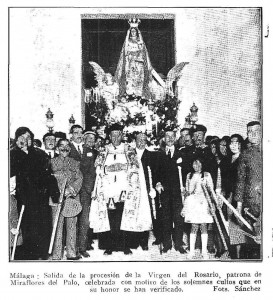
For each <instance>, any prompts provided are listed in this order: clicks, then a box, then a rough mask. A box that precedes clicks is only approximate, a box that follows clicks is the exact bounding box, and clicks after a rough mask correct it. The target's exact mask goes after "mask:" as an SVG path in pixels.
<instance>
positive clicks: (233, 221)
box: [10, 121, 262, 260]
mask: <svg viewBox="0 0 273 300" xmlns="http://www.w3.org/2000/svg"><path fill="white" fill-rule="evenodd" d="M206 131H207V129H206V127H205V126H203V125H195V126H194V127H192V128H183V129H181V131H180V136H179V137H178V138H177V132H176V131H175V130H174V128H166V129H165V131H164V136H163V138H162V140H161V141H160V142H159V145H160V147H158V149H153V151H151V149H150V148H149V147H148V137H147V135H146V134H145V133H139V132H136V133H135V135H134V139H135V141H134V146H133V147H132V145H128V143H127V142H126V141H127V140H126V139H125V143H124V135H123V132H122V127H120V126H112V127H111V128H110V129H109V130H108V132H107V133H108V135H107V140H105V139H103V138H102V137H100V136H98V134H97V133H96V132H93V131H84V130H83V128H82V127H81V126H80V125H73V126H72V127H71V132H70V133H71V136H70V138H69V139H67V137H66V134H65V133H62V132H55V133H54V132H48V133H46V134H45V135H44V137H43V144H41V142H40V141H39V140H36V139H34V136H33V133H32V132H31V130H30V129H29V128H27V127H20V128H18V129H17V130H16V132H15V138H14V140H13V141H12V144H11V147H10V177H11V183H12V184H10V189H11V197H10V198H11V199H10V228H11V233H10V237H11V240H10V248H11V250H12V247H13V243H14V236H17V237H18V236H19V238H18V239H17V249H16V253H15V259H22V260H37V259H43V260H46V259H52V260H61V259H63V254H64V250H66V257H67V259H68V260H78V259H80V258H81V257H89V256H90V254H91V252H90V250H93V246H92V243H93V239H94V238H98V239H99V243H98V245H99V249H103V250H105V252H104V253H105V254H106V255H111V254H112V252H113V251H124V253H125V254H127V255H128V254H131V253H132V251H131V249H135V248H137V247H141V248H142V249H143V251H146V250H148V240H149V238H150V237H151V235H149V231H152V232H153V236H154V238H155V240H154V241H153V245H162V248H161V251H162V253H167V252H168V251H169V250H171V249H172V247H174V249H175V250H176V251H178V252H180V253H181V254H185V255H187V257H188V258H189V259H193V258H194V257H195V249H196V248H201V254H202V256H203V258H205V259H208V258H209V257H210V256H209V253H213V254H215V255H216V256H218V257H221V256H223V255H225V254H226V255H228V253H229V254H230V255H231V257H232V258H247V259H252V258H253V259H257V258H260V257H261V253H260V236H261V226H260V224H261V216H262V152H261V151H262V150H261V136H262V135H261V124H260V123H259V122H257V121H254V122H250V123H248V124H247V139H244V138H243V137H242V136H241V135H239V134H233V135H231V136H223V137H221V138H220V137H217V136H208V135H207V136H206ZM105 141H107V142H106V143H107V145H104V143H103V142H105ZM105 149H106V150H105ZM128 149H129V150H128ZM105 153H106V154H105ZM132 153H133V155H134V156H135V158H136V161H134V160H132V161H131V160H130V159H131V156H130V158H129V159H128V155H131V154H132ZM105 155H106V156H105ZM119 160H120V161H119ZM134 164H135V165H134ZM132 165H134V166H133V167H132ZM130 168H131V169H130ZM107 170H108V171H107ZM135 170H136V171H135ZM111 172H112V173H111ZM122 172H123V173H124V174H125V175H126V176H125V175H124V176H123V175H122V174H123V173H122ZM134 174H137V176H138V177H136V179H134V178H135V177H134ZM142 174H143V176H142ZM127 175H128V176H127ZM96 177H98V178H100V180H101V181H100V182H102V183H103V182H109V187H108V189H109V190H111V186H112V188H113V187H117V188H120V191H118V194H119V195H118V196H117V197H116V194H117V189H116V188H113V189H116V190H115V196H113V195H114V194H113V195H110V194H109V193H108V192H105V191H104V190H103V189H102V191H103V192H102V193H101V195H104V200H103V201H106V202H107V209H106V210H105V211H104V213H105V214H106V217H105V218H106V219H105V220H104V221H107V222H108V223H109V228H108V227H107V228H108V229H106V227H105V228H104V229H101V228H100V229H98V230H97V234H94V233H93V229H92V228H97V226H96V224H95V225H94V226H93V227H92V226H91V225H90V223H92V221H93V220H91V219H90V217H91V216H92V213H94V211H92V212H91V213H90V207H91V206H92V201H94V199H95V198H96V196H98V195H96V191H97V188H96V187H97V184H95V183H96ZM142 177H143V180H142V179H141V178H142ZM128 178H129V179H128ZM111 180H113V181H111ZM119 180H120V182H119ZM123 180H124V182H123ZM111 182H112V183H111ZM143 182H144V183H143ZM102 183H101V187H102ZM123 183H124V186H126V188H125V187H122V186H123ZM111 184H112V185H111ZM132 186H134V189H135V191H140V192H139V198H138V199H136V198H133V197H131V196H129V194H130V193H131V190H130V189H131V188H132ZM94 187H95V189H94ZM144 190H145V193H143V191H144ZM129 191H130V193H129ZM126 193H127V194H126ZM131 194H133V193H131ZM115 197H116V198H115ZM97 198H98V197H97ZM223 198H224V199H226V200H227V201H228V203H229V204H230V205H231V206H232V207H233V208H234V209H233V210H232V209H231V207H228V206H227V205H226V204H225V203H224V202H223ZM144 199H145V200H144ZM221 199H222V200H221ZM96 201H99V200H96ZM126 201H127V203H126ZM130 201H132V203H133V201H135V202H134V203H139V204H138V206H135V213H136V215H138V216H139V215H140V214H142V216H144V215H145V216H146V217H145V218H146V219H145V220H144V219H143V220H142V221H141V222H138V221H137V220H136V219H133V216H129V213H128V212H129V209H127V206H128V205H129V204H128V203H130ZM137 201H139V202H137ZM112 202H113V203H112ZM145 202H146V204H147V203H149V205H148V206H147V205H146V204H145ZM145 205H146V206H145ZM22 207H23V211H22ZM128 207H129V206H128ZM132 207H133V206H132ZM140 207H141V208H140ZM143 207H146V209H144V210H143V211H141V209H142V208H143ZM147 207H149V212H148V214H147ZM234 210H236V212H237V213H236V212H234ZM102 212H103V208H102V207H100V208H98V211H97V212H95V214H96V213H97V214H98V215H99V214H102ZM140 212H141V213H140ZM143 212H144V213H143ZM20 213H21V215H22V219H21V224H20V230H19V231H17V230H15V228H16V227H17V223H18V219H19V216H20ZM132 214H134V213H132ZM126 218H127V219H128V220H131V221H130V222H131V224H132V222H133V221H132V220H135V222H136V225H135V226H132V227H130V226H129V225H128V224H129V223H130V222H129V221H128V222H129V223H128V224H127V223H126ZM130 218H131V219H130ZM108 219H109V220H108ZM94 220H97V222H101V219H99V218H98V219H97V216H96V215H94ZM242 220H243V221H244V220H245V221H246V222H248V224H249V227H250V228H252V229H253V230H250V229H249V228H246V227H245V225H243V222H242ZM107 222H106V224H108V223H107ZM145 222H146V223H145ZM147 224H149V225H147ZM90 226H91V227H92V228H90ZM199 229H200V233H201V234H200V233H199ZM94 231H96V230H94ZM252 237H253V238H252ZM120 238H121V240H120V241H119V247H118V248H117V249H116V248H115V247H114V246H113V245H114V244H115V243H114V241H116V239H120ZM105 240H106V242H105ZM110 240H111V241H112V242H111V243H110V244H109V241H110ZM50 245H51V246H52V247H51V250H50V251H49V249H50ZM109 245H110V246H109ZM95 252H96V251H95ZM95 252H94V253H95ZM144 253H145V252H144Z"/></svg>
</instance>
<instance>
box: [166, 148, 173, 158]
mask: <svg viewBox="0 0 273 300" xmlns="http://www.w3.org/2000/svg"><path fill="white" fill-rule="evenodd" d="M167 155H168V157H169V158H172V153H171V149H169V151H168V154H167Z"/></svg>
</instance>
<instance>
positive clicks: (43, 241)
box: [10, 127, 59, 260]
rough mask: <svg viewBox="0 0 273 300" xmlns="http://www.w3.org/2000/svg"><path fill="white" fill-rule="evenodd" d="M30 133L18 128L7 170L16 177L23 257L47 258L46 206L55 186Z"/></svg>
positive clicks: (49, 223)
mask: <svg viewBox="0 0 273 300" xmlns="http://www.w3.org/2000/svg"><path fill="white" fill-rule="evenodd" d="M32 141H33V133H32V132H31V131H30V130H29V129H28V128H27V127H19V128H18V129H17V130H16V133H15V142H16V146H15V147H14V148H13V149H12V150H11V151H10V172H11V174H12V176H16V181H17V187H16V199H17V201H18V210H19V211H20V209H21V206H22V205H25V210H24V214H23V218H22V223H21V229H22V234H23V242H24V243H23V251H24V257H23V259H25V260H37V259H47V256H48V255H47V252H48V247H49V242H50V236H51V230H52V220H51V212H50V207H49V205H48V201H49V197H50V196H51V198H52V200H53V201H54V202H58V197H59V189H58V185H57V182H56V179H55V178H54V176H53V175H51V171H50V168H49V164H48V159H47V156H46V154H45V153H44V152H43V151H42V150H40V149H38V148H34V147H33V146H32Z"/></svg>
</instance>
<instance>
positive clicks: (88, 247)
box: [86, 243, 94, 251]
mask: <svg viewBox="0 0 273 300" xmlns="http://www.w3.org/2000/svg"><path fill="white" fill-rule="evenodd" d="M91 244H93V243H90V244H89V243H88V244H87V247H86V250H88V251H90V250H94V247H93V246H92V245H91Z"/></svg>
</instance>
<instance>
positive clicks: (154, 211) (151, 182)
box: [147, 166, 156, 219]
mask: <svg viewBox="0 0 273 300" xmlns="http://www.w3.org/2000/svg"><path fill="white" fill-rule="evenodd" d="M147 169H148V174H149V185H150V191H151V190H152V189H153V179H152V171H151V168H150V166H148V167H147ZM151 202H152V211H153V216H154V218H155V219H156V209H155V198H152V197H151Z"/></svg>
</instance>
